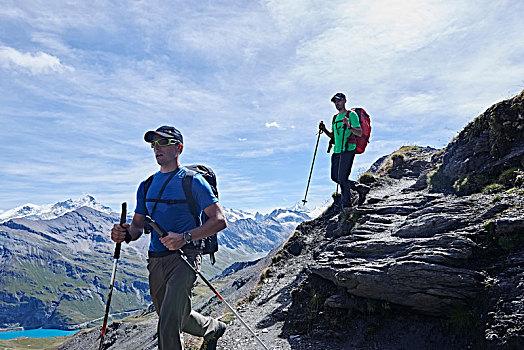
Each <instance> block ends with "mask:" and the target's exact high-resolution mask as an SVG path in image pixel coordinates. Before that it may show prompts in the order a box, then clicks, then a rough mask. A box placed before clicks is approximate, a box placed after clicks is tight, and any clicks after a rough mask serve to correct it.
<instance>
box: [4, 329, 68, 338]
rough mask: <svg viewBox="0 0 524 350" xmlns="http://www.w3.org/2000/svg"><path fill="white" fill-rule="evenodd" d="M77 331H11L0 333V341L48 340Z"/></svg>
mask: <svg viewBox="0 0 524 350" xmlns="http://www.w3.org/2000/svg"><path fill="white" fill-rule="evenodd" d="M76 332H78V331H63V330H60V329H28V330H25V331H13V332H3V333H0V339H3V340H9V339H14V338H18V337H28V338H50V337H58V336H64V335H70V334H74V333H76Z"/></svg>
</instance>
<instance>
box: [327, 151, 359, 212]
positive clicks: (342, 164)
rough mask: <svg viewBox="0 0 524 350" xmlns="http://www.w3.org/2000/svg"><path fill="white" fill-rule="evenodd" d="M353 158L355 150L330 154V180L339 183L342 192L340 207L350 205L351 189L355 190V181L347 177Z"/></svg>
mask: <svg viewBox="0 0 524 350" xmlns="http://www.w3.org/2000/svg"><path fill="white" fill-rule="evenodd" d="M354 159H355V150H353V151H346V152H341V153H333V155H332V156H331V180H333V181H335V182H336V183H338V184H339V185H340V192H341V194H342V198H341V199H342V207H343V208H347V207H351V191H350V189H351V188H352V189H354V190H356V184H357V183H356V182H355V181H351V180H350V179H349V174H351V168H352V167H353V160H354Z"/></svg>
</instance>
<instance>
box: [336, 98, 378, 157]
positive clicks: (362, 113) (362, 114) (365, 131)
mask: <svg viewBox="0 0 524 350" xmlns="http://www.w3.org/2000/svg"><path fill="white" fill-rule="evenodd" d="M351 111H353V112H355V113H356V114H357V115H358V119H359V121H360V127H361V128H362V136H356V135H351V136H348V137H347V139H346V142H347V143H355V144H356V145H357V148H356V150H355V153H356V154H361V153H364V151H365V150H366V146H367V145H368V143H369V136H370V135H371V119H370V118H369V114H368V112H366V110H365V109H364V108H360V107H355V108H351V109H350V110H349V111H347V112H346V117H348V118H349V113H351ZM336 117H337V115H336V114H335V115H334V116H333V123H334V122H335V118H336ZM331 142H332V140H331V141H330V147H329V148H328V153H329V151H330V149H331Z"/></svg>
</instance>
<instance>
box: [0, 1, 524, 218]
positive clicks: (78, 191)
mask: <svg viewBox="0 0 524 350" xmlns="http://www.w3.org/2000/svg"><path fill="white" fill-rule="evenodd" d="M523 15H524V2H522V1H493V0H489V1H482V0H475V1H467V0H463V1H442V0H438V1H338V0H322V1H320V0H318V1H317V0H309V1H308V0H304V1H300V0H276V1H273V0H264V1H253V0H251V1H247V0H246V1H205V0H204V1H177V0H169V1H167V0H166V1H159V0H157V1H155V0H151V1H103V0H100V1H67V2H66V1H52V0H42V1H40V0H12V1H10V0H3V1H1V2H0V89H1V90H0V91H1V93H0V125H1V127H0V147H1V152H0V212H2V211H5V210H8V209H11V208H14V207H16V206H19V205H22V204H25V203H34V204H48V203H54V202H57V201H62V200H65V199H68V198H73V199H74V198H78V197H81V196H84V195H86V194H90V195H93V196H94V197H95V198H96V199H97V200H98V201H99V202H101V203H103V204H104V205H108V206H110V207H112V208H114V209H115V210H118V208H119V206H120V203H121V202H123V201H126V202H128V205H129V206H130V207H131V208H133V207H134V205H135V196H136V190H137V187H138V184H139V183H140V182H141V181H142V180H144V179H146V178H147V177H148V176H149V175H150V174H153V173H154V172H156V171H158V165H157V164H156V162H155V159H154V157H153V153H152V150H151V148H150V147H149V145H148V144H146V143H145V142H144V140H143V135H144V133H145V132H146V131H148V130H151V129H156V128H157V127H159V126H161V125H173V126H175V127H176V128H178V129H179V130H180V131H181V132H182V134H183V135H184V141H185V142H184V152H183V154H182V157H181V162H182V164H194V163H199V164H206V165H208V166H210V167H211V168H212V169H214V171H215V172H216V174H217V178H218V188H219V192H220V201H221V203H222V205H223V206H225V207H228V208H234V209H242V210H246V211H251V212H255V211H260V212H268V211H270V210H271V209H273V208H279V207H289V206H292V205H294V204H295V203H297V202H300V201H301V200H302V199H303V198H304V193H305V190H306V185H307V181H308V176H309V172H310V169H311V164H312V160H313V155H314V150H315V145H316V141H317V132H318V123H319V122H320V121H321V120H324V121H326V122H328V124H329V121H330V120H331V118H332V116H333V114H334V113H335V112H336V110H335V108H334V105H333V104H332V103H331V102H330V99H331V97H332V96H333V94H334V93H336V92H343V93H345V94H346V95H347V97H348V103H347V107H355V106H360V107H363V108H365V109H366V111H367V112H368V113H369V114H370V116H371V124H372V134H371V142H370V143H369V145H368V148H367V150H366V152H365V153H364V154H362V155H357V156H356V158H355V164H354V166H353V171H352V175H351V177H352V178H353V179H356V178H358V176H359V175H360V174H362V173H363V172H364V171H366V170H367V169H368V168H369V166H370V165H371V164H373V162H374V161H375V160H377V159H378V158H379V157H381V156H383V155H386V154H390V153H391V152H393V151H395V150H396V149H398V148H399V147H401V146H404V145H419V146H431V147H435V148H442V147H445V146H446V145H447V144H448V143H449V142H450V141H451V140H452V139H453V137H454V136H456V135H457V133H458V132H459V131H460V130H461V129H462V128H463V127H464V126H465V125H467V123H468V122H470V121H471V120H473V119H474V118H475V117H476V116H478V115H479V114H481V113H482V112H483V111H485V110H486V109H487V108H489V107H490V106H491V105H492V104H494V103H496V102H499V101H501V100H504V99H507V98H511V97H513V96H514V95H516V94H518V93H520V92H521V91H522V90H523V89H524V34H523V33H524V21H523V20H522V18H523ZM327 141H328V139H327V137H326V136H325V135H321V138H320V142H319V146H318V151H317V154H316V157H315V164H314V168H313V173H312V178H311V185H310V188H309V193H308V197H307V200H308V206H310V207H311V208H313V207H315V206H317V205H322V204H325V203H328V202H329V200H330V196H331V194H332V192H333V191H334V190H335V188H336V187H335V184H334V183H333V182H331V180H330V179H329V167H330V154H328V153H327V152H326V149H327Z"/></svg>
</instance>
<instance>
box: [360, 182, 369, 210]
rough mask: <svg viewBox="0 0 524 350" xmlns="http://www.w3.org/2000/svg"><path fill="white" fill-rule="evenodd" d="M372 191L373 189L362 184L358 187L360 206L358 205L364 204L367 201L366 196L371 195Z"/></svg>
mask: <svg viewBox="0 0 524 350" xmlns="http://www.w3.org/2000/svg"><path fill="white" fill-rule="evenodd" d="M370 189H371V188H370V187H369V186H366V185H362V184H360V185H358V186H357V192H358V204H357V205H362V204H364V202H365V201H366V195H367V194H368V193H369V190H370Z"/></svg>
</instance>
